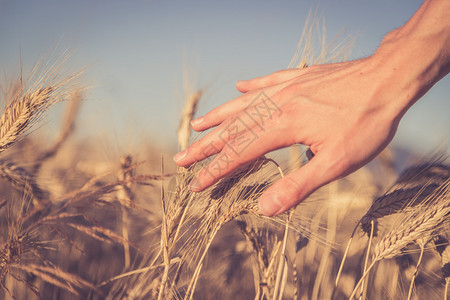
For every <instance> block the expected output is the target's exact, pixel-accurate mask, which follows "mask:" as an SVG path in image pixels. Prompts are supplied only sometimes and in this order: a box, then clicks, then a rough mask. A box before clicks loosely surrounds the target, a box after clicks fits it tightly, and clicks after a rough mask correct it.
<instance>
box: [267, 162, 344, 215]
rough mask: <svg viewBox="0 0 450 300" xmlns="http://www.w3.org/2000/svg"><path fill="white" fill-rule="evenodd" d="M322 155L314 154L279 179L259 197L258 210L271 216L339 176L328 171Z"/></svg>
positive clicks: (295, 203)
mask: <svg viewBox="0 0 450 300" xmlns="http://www.w3.org/2000/svg"><path fill="white" fill-rule="evenodd" d="M323 157H324V156H319V155H316V156H315V157H314V158H313V159H311V161H309V162H308V163H307V164H306V165H304V166H303V167H301V168H300V169H298V170H296V171H295V172H293V173H291V174H289V175H287V176H285V177H283V178H281V179H279V180H278V181H277V182H275V183H274V184H273V185H272V186H271V187H270V188H268V189H267V191H265V192H264V193H263V195H262V196H261V198H260V199H259V201H258V202H259V210H260V212H261V213H262V214H263V215H265V216H268V217H272V216H275V215H278V214H281V213H282V212H284V211H286V210H288V209H289V208H291V207H293V206H295V205H297V204H298V203H300V202H301V201H303V200H304V199H306V198H307V197H308V196H309V195H311V194H312V193H313V192H314V191H315V190H317V189H318V188H320V187H321V186H323V185H325V184H327V183H328V182H330V181H332V180H333V179H336V178H338V177H339V174H334V176H333V174H332V173H330V172H328V171H327V170H329V168H328V166H327V165H329V164H328V162H327V161H326V160H325V159H324V158H323Z"/></svg>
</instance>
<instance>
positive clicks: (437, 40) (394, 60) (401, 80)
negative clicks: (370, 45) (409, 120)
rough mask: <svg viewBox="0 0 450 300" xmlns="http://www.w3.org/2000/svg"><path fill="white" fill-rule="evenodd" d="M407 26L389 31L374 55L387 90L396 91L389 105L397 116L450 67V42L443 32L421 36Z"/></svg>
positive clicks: (373, 58)
mask: <svg viewBox="0 0 450 300" xmlns="http://www.w3.org/2000/svg"><path fill="white" fill-rule="evenodd" d="M407 29H408V28H406V29H405V28H399V29H396V30H394V31H392V32H391V33H389V34H388V35H387V36H386V37H385V38H384V39H383V41H382V43H381V44H380V47H379V48H378V49H377V51H376V52H375V53H374V55H373V56H372V57H371V60H372V61H373V63H374V64H375V66H376V67H377V68H379V74H381V76H382V80H383V81H384V83H385V84H384V86H383V89H384V93H390V94H391V95H392V97H389V98H390V102H391V103H389V105H390V106H391V108H392V109H393V112H392V113H393V114H394V115H396V118H401V117H402V116H403V115H404V113H406V111H407V110H408V109H409V108H410V107H411V106H412V105H413V104H414V103H415V102H416V101H417V100H418V99H420V98H421V97H422V96H423V95H424V94H425V93H426V92H427V91H428V90H429V89H430V88H431V87H432V86H433V85H434V84H435V83H436V82H438V81H439V80H440V79H442V78H443V77H444V76H445V75H447V74H448V72H449V69H450V54H449V50H448V48H449V42H448V41H446V40H445V38H444V40H443V39H442V35H438V34H428V35H425V36H421V35H420V32H419V33H417V32H409V31H408V30H407ZM447 35H448V34H447ZM445 36H446V35H444V37H445Z"/></svg>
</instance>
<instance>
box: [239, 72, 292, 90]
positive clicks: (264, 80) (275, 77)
mask: <svg viewBox="0 0 450 300" xmlns="http://www.w3.org/2000/svg"><path fill="white" fill-rule="evenodd" d="M298 72H299V70H298V69H290V70H281V71H277V72H275V73H272V74H270V75H267V76H263V77H257V78H253V79H250V80H242V81H238V82H237V83H236V88H237V89H238V90H239V91H240V92H242V93H247V92H248V91H251V90H255V89H260V88H264V87H268V86H271V85H275V84H279V83H282V82H285V81H287V80H291V79H293V78H295V77H296V76H298V74H299V73H298Z"/></svg>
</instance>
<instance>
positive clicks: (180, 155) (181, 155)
mask: <svg viewBox="0 0 450 300" xmlns="http://www.w3.org/2000/svg"><path fill="white" fill-rule="evenodd" d="M186 154H187V150H183V151H181V152H178V153H177V154H175V155H174V156H173V160H174V161H175V162H179V161H180V160H182V159H183V158H185V157H186Z"/></svg>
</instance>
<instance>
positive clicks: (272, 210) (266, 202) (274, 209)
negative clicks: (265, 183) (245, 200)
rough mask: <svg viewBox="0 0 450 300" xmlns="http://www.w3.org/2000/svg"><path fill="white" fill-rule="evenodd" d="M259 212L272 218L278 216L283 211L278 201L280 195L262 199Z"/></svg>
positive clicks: (259, 202)
mask: <svg viewBox="0 0 450 300" xmlns="http://www.w3.org/2000/svg"><path fill="white" fill-rule="evenodd" d="M258 207H259V211H260V212H261V213H262V214H263V215H265V216H267V217H272V216H275V215H277V214H278V213H279V212H280V211H281V210H282V208H283V207H282V205H281V202H280V200H279V199H278V195H267V196H263V197H261V199H259V201H258Z"/></svg>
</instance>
